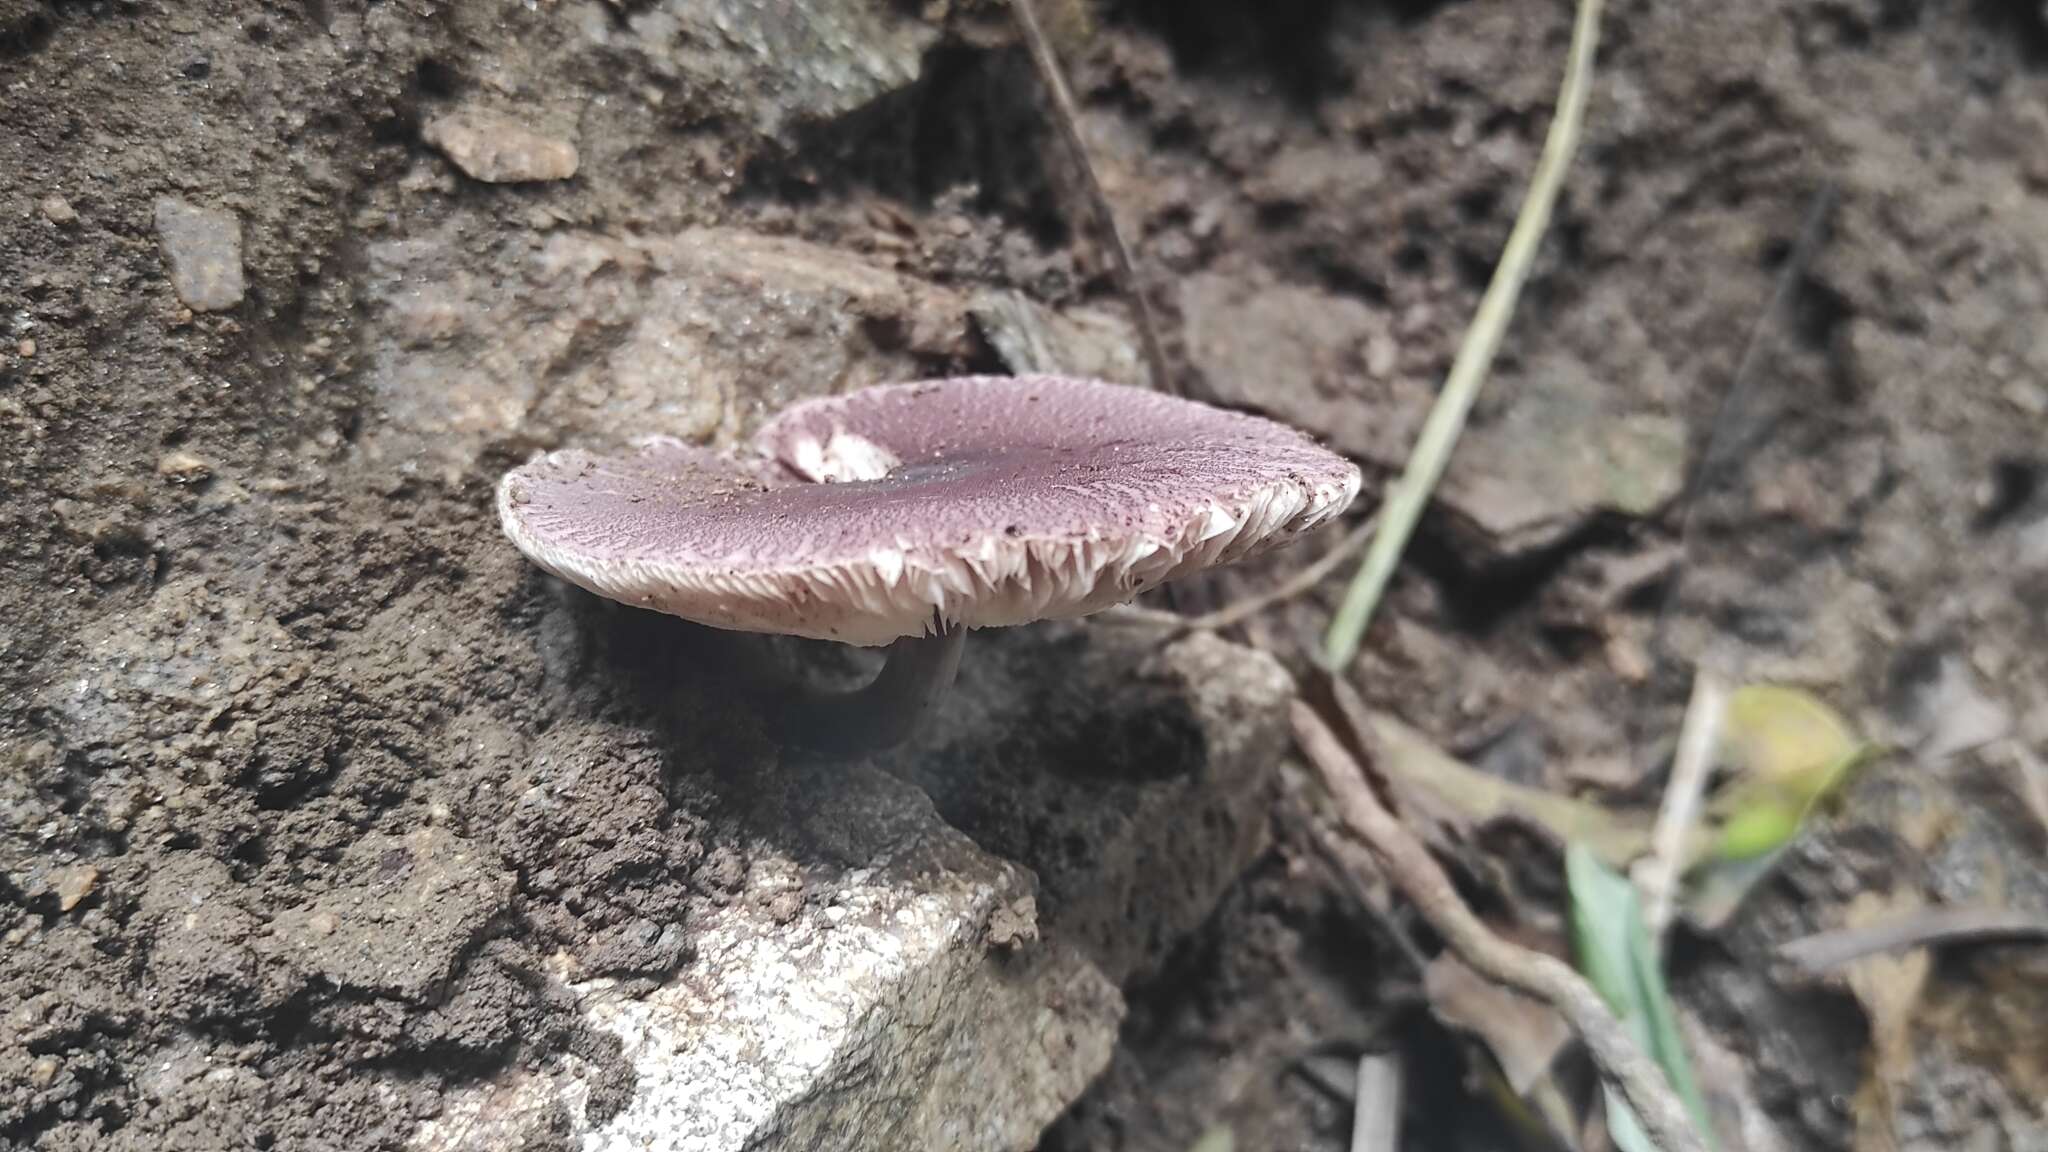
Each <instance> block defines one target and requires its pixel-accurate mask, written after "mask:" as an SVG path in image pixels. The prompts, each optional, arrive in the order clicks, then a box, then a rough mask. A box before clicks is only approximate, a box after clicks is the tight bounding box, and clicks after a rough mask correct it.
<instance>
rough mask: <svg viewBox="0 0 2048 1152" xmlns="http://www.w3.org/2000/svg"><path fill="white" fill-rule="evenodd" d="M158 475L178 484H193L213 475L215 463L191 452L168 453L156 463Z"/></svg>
mask: <svg viewBox="0 0 2048 1152" xmlns="http://www.w3.org/2000/svg"><path fill="white" fill-rule="evenodd" d="M156 474H157V475H159V476H162V477H163V478H164V479H166V480H170V481H172V482H174V483H178V484H191V483H194V482H196V481H200V480H204V479H206V478H207V477H208V476H211V475H213V462H212V461H210V460H208V459H206V458H205V457H203V456H194V455H193V454H192V453H190V452H183V451H180V452H167V453H165V454H164V456H163V458H162V459H160V460H158V461H157V462H156Z"/></svg>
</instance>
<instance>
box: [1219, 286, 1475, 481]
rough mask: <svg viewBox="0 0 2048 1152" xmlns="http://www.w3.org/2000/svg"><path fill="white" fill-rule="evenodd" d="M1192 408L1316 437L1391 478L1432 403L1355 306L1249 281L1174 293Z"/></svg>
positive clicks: (1383, 328) (1384, 327)
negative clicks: (1191, 380)
mask: <svg viewBox="0 0 2048 1152" xmlns="http://www.w3.org/2000/svg"><path fill="white" fill-rule="evenodd" d="M1181 311H1182V314H1183V316H1184V317H1185V319H1186V325H1187V333H1188V337H1187V341H1188V359H1189V361H1190V362H1191V364H1192V366H1193V367H1194V368H1195V370H1196V371H1197V372H1198V373H1199V374H1200V375H1199V395H1198V398H1199V399H1204V400H1209V401H1211V402H1214V403H1218V404H1223V405H1226V406H1228V407H1231V408H1242V409H1246V410H1248V411H1254V412H1262V413H1264V414H1266V415H1269V416H1273V417H1275V418H1277V419H1279V420H1282V421H1284V422H1286V423H1289V424H1292V425H1294V426H1295V427H1297V428H1314V429H1316V430H1317V432H1318V434H1320V435H1321V436H1323V437H1324V438H1326V439H1327V440H1328V441H1329V443H1330V445H1331V447H1333V448H1335V449H1337V450H1338V451H1340V452H1343V453H1344V454H1345V455H1347V456H1351V457H1353V458H1354V459H1358V460H1362V461H1366V462H1368V463H1371V464H1376V465H1378V466H1380V467H1382V468H1388V469H1394V468H1399V467H1400V466H1401V462H1402V461H1403V460H1404V459H1406V457H1407V453H1408V447H1409V445H1411V444H1412V443H1414V441H1415V437H1416V434H1417V433H1419V432H1420V431H1421V429H1422V421H1423V419H1424V418H1425V417H1427V416H1428V414H1429V407H1430V404H1431V403H1432V402H1433V401H1434V399H1435V394H1434V389H1433V386H1432V385H1431V383H1430V382H1429V381H1427V380H1423V379H1419V378H1413V377H1408V376H1403V375H1401V374H1400V373H1399V372H1398V371H1396V364H1395V363H1393V362H1392V361H1393V354H1392V352H1393V350H1394V348H1395V346H1394V345H1393V343H1392V340H1393V335H1392V332H1393V324H1392V321H1391V319H1390V318H1389V317H1388V316H1386V315H1385V314H1384V313H1382V312H1379V311H1375V310H1374V309H1371V308H1368V307H1366V306H1365V305H1364V304H1361V303H1359V302H1358V301H1356V300H1352V299H1347V298H1345V297H1342V296H1333V295H1331V294H1330V293H1328V292H1324V291H1321V290H1319V289H1316V288H1310V287H1304V286H1302V285H1298V284H1283V283H1273V282H1270V281H1268V280H1267V279H1266V278H1265V277H1264V276H1262V275H1259V274H1256V273H1246V274H1243V275H1233V274H1228V273H1220V272H1204V273H1202V274H1200V275H1197V276H1194V277H1191V278H1189V279H1188V280H1187V281H1186V282H1185V283H1184V284H1183V285H1182V287H1181Z"/></svg>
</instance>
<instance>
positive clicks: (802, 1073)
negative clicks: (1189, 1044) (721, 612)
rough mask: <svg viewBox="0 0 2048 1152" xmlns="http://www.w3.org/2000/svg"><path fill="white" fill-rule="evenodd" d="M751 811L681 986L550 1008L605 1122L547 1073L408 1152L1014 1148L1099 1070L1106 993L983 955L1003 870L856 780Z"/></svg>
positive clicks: (1071, 971)
mask: <svg viewBox="0 0 2048 1152" xmlns="http://www.w3.org/2000/svg"><path fill="white" fill-rule="evenodd" d="M756 797H757V798H756V799H755V800H754V802H753V804H754V811H753V812H751V813H750V815H749V817H748V827H749V830H750V831H751V832H752V833H754V834H755V836H756V837H757V838H756V840H755V841H754V859H753V862H752V864H751V866H750V868H749V869H748V874H747V877H746V880H745V883H744V884H743V886H742V889H743V890H742V892H741V894H740V895H739V896H738V897H736V898H735V899H732V900H730V901H728V902H726V903H725V904H723V905H719V906H714V907H712V908H709V909H707V910H706V912H705V913H704V914H703V915H702V916H701V917H693V919H692V922H691V924H690V932H691V938H692V940H693V942H694V944H695V946H696V949H697V955H696V958H695V960H694V961H693V962H692V963H691V964H690V965H689V967H688V968H686V969H685V970H684V971H683V972H682V973H681V974H680V975H679V976H678V977H677V978H675V979H673V980H671V981H669V982H668V983H666V984H664V985H662V986H661V987H659V988H657V989H656V990H655V991H653V992H652V993H650V994H648V995H646V996H644V997H641V998H639V999H632V998H626V997H622V996H620V995H618V994H617V991H616V985H614V984H613V983H612V982H611V981H607V980H596V981H589V982H585V983H580V984H575V985H571V987H570V991H571V993H572V994H574V995H575V996H577V997H579V998H580V999H581V1001H582V1004H583V1013H584V1018H585V1021H586V1022H587V1023H588V1024H589V1025H591V1026H592V1027H594V1028H596V1029H598V1030H600V1031H603V1032H607V1033H610V1034H612V1035H614V1036H617V1037H618V1038H619V1040H620V1042H621V1044H622V1048H623V1056H624V1059H625V1061H626V1063H627V1065H628V1066H629V1067H630V1069H631V1071H632V1076H633V1080H634V1087H633V1090H632V1093H631V1097H630V1099H629V1100H628V1101H627V1102H626V1104H625V1106H624V1107H623V1108H622V1109H619V1110H617V1111H616V1112H614V1113H612V1114H609V1115H605V1116H601V1117H593V1116H592V1115H591V1112H590V1110H589V1109H588V1107H587V1105H588V1102H589V1100H590V1097H591V1093H592V1089H593V1085H594V1083H595V1082H596V1078H597V1075H598V1072H597V1070H596V1069H594V1068H593V1067H591V1066H589V1065H587V1064H585V1063H584V1062H582V1061H580V1060H578V1059H576V1058H574V1057H568V1058H565V1059H563V1060H562V1061H561V1062H560V1063H558V1064H556V1065H554V1066H551V1067H549V1068H545V1069H542V1070H538V1071H532V1072H526V1071H520V1072H514V1073H512V1074H510V1075H508V1076H505V1077H502V1078H500V1079H498V1080H496V1081H494V1082H491V1083H489V1084H487V1085H485V1086H483V1087H480V1088H477V1089H472V1090H467V1091H464V1092H461V1093H458V1094H456V1095H455V1096H454V1097H452V1098H451V1099H450V1100H449V1102H448V1107H447V1109H446V1111H445V1113H444V1114H443V1115H442V1116H441V1117H440V1118H438V1119H436V1120H435V1121H433V1122H431V1123H429V1124H428V1125H426V1126H425V1127H423V1128H422V1129H421V1130H420V1132H419V1133H418V1135H417V1137H416V1139H415V1140H414V1147H415V1148H418V1149H421V1150H436V1152H438V1150H443V1149H447V1150H453V1149H484V1148H496V1147H505V1146H508V1144H510V1143H516V1142H517V1141H518V1140H519V1139H521V1138H523V1137H525V1136H529V1135H532V1134H534V1133H536V1132H539V1131H542V1130H544V1129H545V1126H546V1125H547V1124H549V1123H551V1122H553V1119H554V1118H555V1117H557V1116H560V1115H562V1114H564V1113H566V1115H567V1116H568V1118H569V1125H570V1129H571V1134H572V1138H573V1139H575V1140H576V1141H577V1142H579V1143H580V1145H581V1147H583V1148H585V1149H620V1150H622V1152H623V1150H625V1149H635V1150H638V1149H647V1148H660V1149H671V1150H677V1152H682V1150H693V1152H694V1150H702V1152H712V1150H719V1152H723V1150H727V1149H730V1150H733V1152H737V1150H739V1149H743V1148H757V1147H762V1146H764V1145H768V1146H778V1147H790V1148H805V1149H884V1148H931V1149H955V1148H957V1149H1005V1148H1014V1149H1022V1148H1028V1147H1030V1146H1031V1145H1032V1144H1033V1143H1034V1142H1035V1141H1036V1140H1037V1137H1038V1134H1039V1132H1040V1131H1042V1130H1043V1128H1044V1127H1045V1125H1046V1124H1047V1123H1049V1122H1050V1121H1051V1120H1052V1118H1053V1117H1054V1116H1055V1115H1057V1114H1058V1112H1059V1111H1060V1110H1061V1109H1063V1108H1064V1107H1065V1106H1066V1105H1067V1104H1068V1103H1069V1102H1071V1101H1072V1100H1073V1099H1074V1098H1075V1097H1076V1096H1078V1095H1079V1094H1080V1092H1081V1091H1082V1089H1083V1088H1085V1087H1086V1085H1087V1083H1088V1081H1089V1080H1090V1079H1092V1078H1093V1077H1094V1075H1095V1074H1096V1073H1097V1072H1098V1071H1100V1069H1101V1068H1102V1067H1103V1066H1104V1065H1106V1064H1107V1062H1108V1059H1109V1054H1110V1051H1111V1049H1112V1047H1113V1046H1114V1044H1115V1041H1116V1032H1117V1028H1118V1025H1119V1024H1120V1022H1121V1020H1122V1016H1123V1003H1122V999H1121V997H1120V995H1119V994H1118V992H1117V989H1116V987H1115V986H1114V985H1113V984H1111V983H1110V982H1109V981H1108V980H1107V979H1106V978H1105V977H1104V976H1103V974H1102V973H1101V972H1100V971H1099V970H1098V969H1097V968H1096V967H1095V966H1093V965H1092V964H1090V963H1088V961H1087V960H1086V959H1084V958H1083V957H1082V956H1081V955H1080V953H1078V952H1077V951H1075V950H1073V949H1071V948H1061V947H1035V948H1027V949H1025V950H1023V951H1022V952H1013V951H1011V950H1010V949H1009V948H1005V947H1002V946H999V945H997V944H995V943H993V942H992V941H991V939H990V932H989V928H990V925H991V921H992V920H995V919H996V918H997V917H998V916H999V914H1001V913H1002V912H1004V911H1005V910H1007V909H1012V908H1013V907H1014V906H1015V904H1016V902H1017V900H1018V898H1019V897H1021V896H1023V895H1026V894H1028V892H1029V889H1030V884H1031V881H1030V877H1029V876H1028V875H1027V874H1026V873H1024V872H1023V871H1022V870H1021V869H1018V868H1016V867H1015V866H1013V865H1009V864H1006V863H1003V862H1002V861H999V860H996V859H995V858H993V857H990V856H988V855H986V854H985V853H983V852H981V851H980V850H979V849H977V848H975V847H974V846H973V845H972V844H971V843H969V842H968V841H967V840H966V839H965V838H964V837H962V836H961V835H960V834H959V833H958V832H956V831H954V830H953V829H951V828H948V827H947V826H946V825H945V824H944V823H943V822H942V821H940V820H939V818H938V816H937V814H936V813H935V812H934V811H933V810H932V807H931V804H930V802H929V801H928V800H926V799H925V798H924V797H923V796H921V795H920V794H918V793H917V791H916V790H915V789H913V788H911V787H909V786H908V785H905V784H903V783H901V782H898V781H895V780H892V779H890V778H889V777H887V776H885V775H883V774H881V773H878V772H876V771H874V770H872V769H865V768H852V769H849V768H847V767H846V766H844V765H830V766H824V767H822V768H820V769H818V770H815V771H813V772H811V773H808V774H791V775H789V776H787V777H786V778H783V779H779V780H770V781H766V782H763V783H762V787H761V790H760V791H759V792H758V793H756ZM828 861H829V863H828ZM793 890H797V891H801V892H802V893H803V894H804V898H803V899H802V901H801V902H800V903H794V904H792V902H791V901H789V900H788V899H787V897H788V896H789V894H790V893H791V892H792V891H793Z"/></svg>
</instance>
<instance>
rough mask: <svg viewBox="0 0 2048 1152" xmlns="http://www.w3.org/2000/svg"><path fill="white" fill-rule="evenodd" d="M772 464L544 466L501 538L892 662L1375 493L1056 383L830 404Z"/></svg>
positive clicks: (971, 385) (1258, 446) (1055, 609)
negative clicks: (876, 649)
mask: <svg viewBox="0 0 2048 1152" xmlns="http://www.w3.org/2000/svg"><path fill="white" fill-rule="evenodd" d="M755 446H756V449H757V450H758V455H757V456H754V457H747V458H740V457H734V456H731V455H726V454H721V453H716V452H712V451H710V450H708V449H704V448H699V447H695V446H692V445H688V444H684V443H681V442H679V441H675V440H669V439H655V440H649V441H646V442H644V443H643V444H642V445H641V446H639V447H638V448H637V449H635V450H633V451H631V452H629V453H625V454H621V455H611V456H599V455H593V454H591V453H588V452H582V451H574V450H571V451H563V452H554V453H549V454H547V455H543V456H538V457H536V458H534V459H533V460H532V461H531V462H529V463H528V464H526V465H525V466H523V467H521V468H518V469H516V470H514V471H512V472H510V473H508V474H507V475H506V476H505V479H504V481H503V482H502V483H501V484H500V485H499V489H498V512H499V517H500V519H501V521H502V523H503V525H504V529H505V533H506V535H507V536H509V537H511V539H512V542H513V543H514V544H516V545H518V547H519V549H520V551H522V552H524V553H525V554H526V555H527V556H528V557H530V558H531V559H532V560H533V561H534V562H535V563H537V564H539V565H540V566H541V567H542V568H545V569H547V570H548V571H550V572H553V573H555V574H556V575H558V576H560V577H562V578H563V579H565V580H568V581H569V582H571V583H573V584H577V585H579V586H581V587H583V588H587V589H589V590H590V591H592V592H595V593H597V594H598V595H601V596H606V597H609V598H611V599H613V600H618V601H622V602H624V603H627V604H635V605H640V606H643V607H647V608H653V609H656V610H658V611H662V612H667V613H671V614H673V615H676V616H681V617H683V618H685V619H688V620H694V621H697V622H699V623H702V624H709V625H712V626H714V627H719V628H733V629H740V630H744V631H752V632H777V633H785V634H790V635H797V636H809V637H815V638H819V639H829V640H838V641H842V642H844V643H848V644H859V645H878V644H886V643H889V642H891V641H893V640H896V639H898V638H900V637H904V636H916V635H921V634H925V633H929V632H932V631H935V630H937V629H938V628H939V627H941V626H955V625H957V626H964V627H968V628H986V627H998V626H1003V625H1009V624H1022V623H1026V622H1028V621H1031V620H1040V619H1048V618H1054V617H1072V616H1082V615H1086V614H1088V613H1090V612H1096V611H1099V610H1101V609H1103V608H1107V607H1109V606H1110V605H1112V604H1117V603H1120V602H1123V601H1127V600H1129V599H1131V598H1132V597H1133V596H1135V595H1137V594H1138V593H1140V592H1143V591H1145V590H1146V589H1148V588H1152V587H1155V586H1157V585H1159V584H1161V583H1164V582H1165V581H1167V580H1171V579H1173V578H1175V577H1177V576H1182V575H1185V574H1187V573H1189V572H1193V571H1196V570H1198V569H1202V568H1207V567H1210V566H1212V565H1216V564H1223V563H1228V562H1230V561H1233V560H1238V559H1241V558H1243V557H1245V556H1249V555H1252V554H1254V553H1256V552H1259V551H1263V550H1264V549H1266V548H1269V547H1271V546H1273V545H1276V544H1279V543H1281V542H1284V541H1285V540H1287V539H1289V538H1291V537H1293V536H1295V535H1297V534H1299V533H1301V532H1304V531H1307V530H1308V529H1311V528H1314V527H1316V526H1317V525H1319V524H1322V523H1323V522H1325V521H1327V520H1329V519H1331V518H1332V517H1334V516H1336V515H1337V514H1338V513H1340V512H1342V511H1343V510H1344V508H1345V507H1346V506H1347V505H1348V504H1350V502H1351V500H1352V498H1353V497H1354V496H1356V495H1357V494H1358V485H1359V474H1358V469H1357V468H1356V467H1354V466H1353V465H1352V464H1351V463H1350V462H1349V461H1347V460H1345V459H1344V458H1343V457H1341V456H1338V455H1336V454H1334V453H1331V452H1329V451H1327V450H1325V449H1323V448H1321V447H1318V446H1317V445H1316V444H1315V443H1314V442H1313V441H1311V440H1310V439H1309V438H1308V437H1307V436H1304V435H1302V434H1301V433H1299V432H1296V431H1294V430H1293V429H1290V428H1287V427H1285V426H1283V425H1279V424H1275V423H1273V422H1272V421H1269V420H1262V419H1259V418H1257V417H1253V416H1245V415H1241V414H1238V413H1233V412H1225V411H1222V410H1220V409H1216V408H1211V407H1208V406H1206V405H1203V404H1198V403H1194V402H1192V401H1187V400H1180V399H1175V398H1173V397H1170V396H1165V395H1162V394H1159V393H1156V392H1147V391H1143V390H1141V389H1136V388H1127V387H1122V386H1119V385H1115V384H1106V383H1102V382H1099V381H1093V380H1076V379H1068V378H1063V377H1056V376H1024V377H993V376H990V377H980V376H977V377H964V378H958V379H951V380H939V381H933V382H928V383H917V384H899V385H890V386H885V387H879V388H869V389H866V390H863V391H859V392H854V393H850V394H848V395H845V396H838V397H831V398H827V399H821V400H813V401H808V402H805V403H801V404H797V405H795V406H793V407H791V408H789V409H788V410H786V411H785V412H783V413H782V414H781V415H780V416H778V417H776V418H775V419H774V420H772V421H770V422H769V424H768V425H767V426H766V427H764V428H762V429H761V431H760V434H759V435H758V436H757V437H756V438H755Z"/></svg>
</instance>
